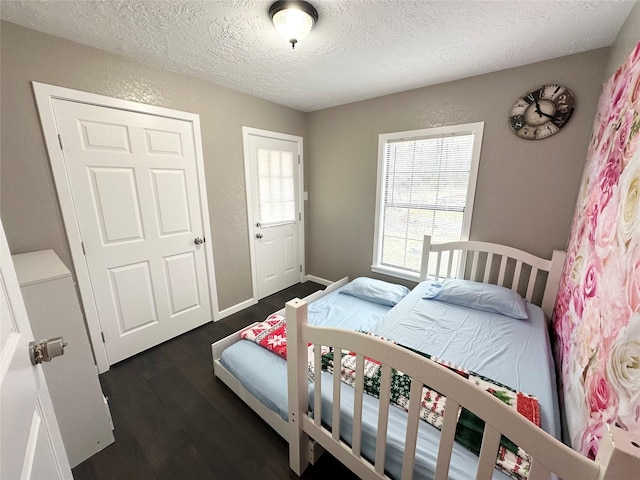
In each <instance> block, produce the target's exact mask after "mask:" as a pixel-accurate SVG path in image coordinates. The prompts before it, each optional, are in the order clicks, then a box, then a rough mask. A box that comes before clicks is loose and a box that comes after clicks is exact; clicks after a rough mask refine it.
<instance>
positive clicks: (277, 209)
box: [244, 127, 303, 299]
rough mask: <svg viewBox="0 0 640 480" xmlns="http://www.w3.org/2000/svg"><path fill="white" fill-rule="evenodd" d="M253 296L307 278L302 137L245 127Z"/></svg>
mask: <svg viewBox="0 0 640 480" xmlns="http://www.w3.org/2000/svg"><path fill="white" fill-rule="evenodd" d="M244 137H245V167H246V169H247V172H248V174H249V175H248V178H247V186H248V188H247V192H248V204H249V213H250V215H249V220H250V222H251V223H252V225H251V228H250V229H249V231H250V232H251V234H252V237H253V238H252V243H253V248H252V252H253V262H252V263H253V271H254V295H256V296H257V298H258V299H261V298H264V297H266V296H269V295H271V294H273V293H276V292H278V291H280V290H283V289H285V288H287V287H290V286H291V285H294V284H296V283H299V282H300V281H301V279H302V275H303V262H302V238H303V236H302V208H301V203H302V202H301V200H300V198H301V195H300V193H301V192H300V190H301V183H302V181H301V171H302V169H301V163H300V162H301V161H300V157H301V155H302V138H300V137H293V136H289V135H283V134H276V133H273V132H265V131H261V130H256V129H249V128H246V127H245V128H244Z"/></svg>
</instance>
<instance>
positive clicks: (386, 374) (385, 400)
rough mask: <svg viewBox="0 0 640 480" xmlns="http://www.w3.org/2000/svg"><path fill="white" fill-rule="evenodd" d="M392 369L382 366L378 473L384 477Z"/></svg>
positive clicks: (377, 447)
mask: <svg viewBox="0 0 640 480" xmlns="http://www.w3.org/2000/svg"><path fill="white" fill-rule="evenodd" d="M390 397H391V367H390V366H389V365H386V364H383V365H382V377H381V378H380V399H379V407H378V429H377V438H376V464H375V466H376V473H378V474H380V475H384V458H385V455H386V453H387V423H388V419H389V402H390V400H391V398H390Z"/></svg>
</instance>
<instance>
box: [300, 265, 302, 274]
mask: <svg viewBox="0 0 640 480" xmlns="http://www.w3.org/2000/svg"><path fill="white" fill-rule="evenodd" d="M300 273H302V265H300Z"/></svg>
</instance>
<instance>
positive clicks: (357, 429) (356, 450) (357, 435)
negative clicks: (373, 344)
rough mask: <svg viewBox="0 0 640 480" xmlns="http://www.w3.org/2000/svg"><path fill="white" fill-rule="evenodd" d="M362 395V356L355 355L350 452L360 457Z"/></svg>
mask: <svg viewBox="0 0 640 480" xmlns="http://www.w3.org/2000/svg"><path fill="white" fill-rule="evenodd" d="M363 395H364V355H362V354H360V353H358V354H357V355H356V393H355V396H354V397H353V441H352V442H351V443H352V445H351V451H352V452H353V454H354V455H355V456H356V457H359V456H360V445H361V442H362V396H363Z"/></svg>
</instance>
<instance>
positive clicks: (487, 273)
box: [482, 252, 493, 283]
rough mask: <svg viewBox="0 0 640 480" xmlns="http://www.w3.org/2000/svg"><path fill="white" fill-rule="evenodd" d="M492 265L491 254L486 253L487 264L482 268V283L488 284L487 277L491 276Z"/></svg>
mask: <svg viewBox="0 0 640 480" xmlns="http://www.w3.org/2000/svg"><path fill="white" fill-rule="evenodd" d="M492 265H493V252H489V253H487V263H486V264H485V266H484V278H483V279H482V283H489V277H490V276H491V267H492Z"/></svg>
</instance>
